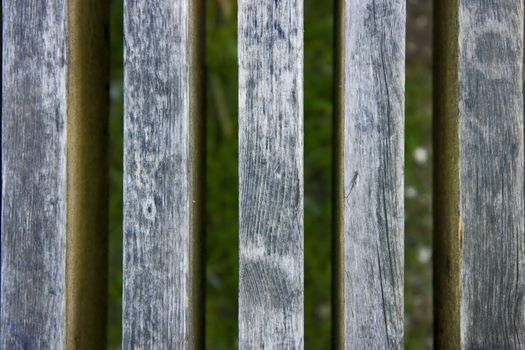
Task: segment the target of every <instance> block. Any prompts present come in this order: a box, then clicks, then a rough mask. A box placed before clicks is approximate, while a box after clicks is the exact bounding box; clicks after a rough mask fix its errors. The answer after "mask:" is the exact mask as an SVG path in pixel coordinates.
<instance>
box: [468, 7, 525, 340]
mask: <svg viewBox="0 0 525 350" xmlns="http://www.w3.org/2000/svg"><path fill="white" fill-rule="evenodd" d="M522 67H523V3H522V1H521V0H508V1H504V2H480V1H475V0H461V1H460V7H459V87H460V90H459V113H460V121H459V132H460V134H459V139H460V142H459V152H460V165H459V172H460V175H459V179H460V211H461V213H460V225H461V226H462V230H461V229H460V231H459V233H460V237H459V239H460V241H461V242H462V261H461V285H462V288H461V307H460V312H461V317H460V318H461V339H462V345H463V347H464V348H467V349H473V348H477V349H479V348H492V349H496V348H499V349H503V348H508V349H522V348H524V347H525V304H524V302H525V300H524V298H525V244H524V238H525V220H524V213H525V207H524V195H525V193H524V188H523V186H524V180H525V178H524V173H523V166H524V156H523V152H524V148H523V147H524V144H523V88H522ZM461 232H462V237H461Z"/></svg>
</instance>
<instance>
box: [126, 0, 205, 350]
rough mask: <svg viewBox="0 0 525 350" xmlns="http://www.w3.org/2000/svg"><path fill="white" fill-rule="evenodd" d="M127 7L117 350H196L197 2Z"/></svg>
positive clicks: (167, 0) (139, 2)
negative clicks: (120, 326) (121, 275)
mask: <svg viewBox="0 0 525 350" xmlns="http://www.w3.org/2000/svg"><path fill="white" fill-rule="evenodd" d="M124 6H125V9H124V32H125V53H124V55H125V57H124V68H125V77H124V89H125V92H124V97H125V102H124V103H125V106H124V108H125V113H124V114H125V118H124V152H125V154H124V287H123V339H122V346H123V348H125V349H153V348H166V349H187V348H200V346H201V345H202V342H203V334H202V328H203V327H202V326H203V325H202V320H203V318H202V316H201V304H202V303H201V298H202V293H201V287H200V279H201V278H202V271H201V267H200V266H201V264H200V259H201V256H200V255H201V254H200V245H201V242H200V219H201V216H202V211H201V209H202V208H203V204H202V199H201V196H200V187H201V184H202V183H201V182H202V176H201V170H200V168H201V163H202V157H201V155H200V153H201V151H202V147H201V144H200V143H201V141H202V137H201V134H202V131H203V125H202V120H201V119H202V107H201V106H202V102H203V99H202V96H201V90H202V89H201V87H202V67H201V65H202V55H201V53H202V51H201V43H202V41H201V38H202V31H201V29H200V28H201V26H202V25H203V24H204V23H203V22H202V21H203V17H202V3H201V2H200V1H189V0H185V1H182V0H181V1H172V0H161V1H154V2H151V1H146V0H126V1H125V4H124Z"/></svg>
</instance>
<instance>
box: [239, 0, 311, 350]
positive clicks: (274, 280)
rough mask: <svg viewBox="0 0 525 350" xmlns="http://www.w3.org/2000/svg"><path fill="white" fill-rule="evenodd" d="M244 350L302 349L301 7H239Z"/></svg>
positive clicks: (284, 2) (255, 1)
mask: <svg viewBox="0 0 525 350" xmlns="http://www.w3.org/2000/svg"><path fill="white" fill-rule="evenodd" d="M238 23H239V30H238V40H239V216H240V224H239V226H240V227H239V231H240V232H239V249H240V251H239V264H240V266H239V339H238V340H239V348H240V349H262V348H268V349H300V348H303V343H304V335H303V333H304V332H303V295H304V292H303V2H302V0H281V1H260V0H241V1H239V12H238Z"/></svg>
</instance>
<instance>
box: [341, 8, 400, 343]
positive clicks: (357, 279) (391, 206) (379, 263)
mask: <svg viewBox="0 0 525 350" xmlns="http://www.w3.org/2000/svg"><path fill="white" fill-rule="evenodd" d="M339 9H340V10H339V13H338V15H339V19H338V21H339V25H338V30H339V33H338V36H339V46H338V48H339V52H338V56H339V57H338V60H339V62H338V69H337V71H336V72H337V74H338V75H337V77H336V79H337V80H338V84H337V85H336V87H337V88H339V89H341V91H340V92H339V93H338V94H337V98H338V100H339V101H338V103H337V106H338V107H337V112H336V128H337V129H336V133H337V134H336V172H338V173H339V174H337V175H336V182H335V186H336V196H337V199H336V215H338V216H339V217H337V216H336V220H335V226H336V227H335V230H336V236H337V237H338V238H336V245H335V249H336V262H335V263H336V268H335V269H334V271H335V277H334V278H335V279H339V282H338V284H337V285H336V286H337V287H336V288H337V289H336V291H335V296H336V298H335V299H336V304H335V310H334V312H335V313H336V317H335V323H334V326H335V328H337V329H338V331H337V332H336V334H337V337H338V339H336V340H335V341H336V344H337V345H338V346H339V347H341V348H342V347H344V348H347V349H350V348H351V349H364V348H388V349H391V348H394V349H400V348H402V347H403V266H404V264H403V252H404V250H403V237H404V235H403V231H404V230H403V226H404V205H403V183H404V181H403V160H404V155H403V153H404V78H405V74H404V68H405V67H404V63H405V2H404V1H403V0H395V1H391V0H366V1H362V0H346V1H344V2H343V3H341V4H340V6H339Z"/></svg>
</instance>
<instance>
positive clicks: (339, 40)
mask: <svg viewBox="0 0 525 350" xmlns="http://www.w3.org/2000/svg"><path fill="white" fill-rule="evenodd" d="M344 5H345V1H344V0H335V2H334V10H335V16H334V40H335V43H334V44H335V45H334V82H333V86H334V87H333V89H334V91H333V93H334V120H333V125H334V127H333V130H334V131H333V151H332V152H333V185H332V186H333V189H332V192H333V196H332V200H333V214H332V215H333V219H332V220H333V233H332V239H333V243H332V251H333V253H332V266H333V267H332V335H333V336H332V348H333V349H343V348H344V333H345V330H344V226H343V225H344V221H343V215H344V199H343V198H344V95H345V94H344V65H345V54H344V52H345V51H344V30H345V21H344V18H345V17H344V16H345V11H344V9H345V6H344Z"/></svg>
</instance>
